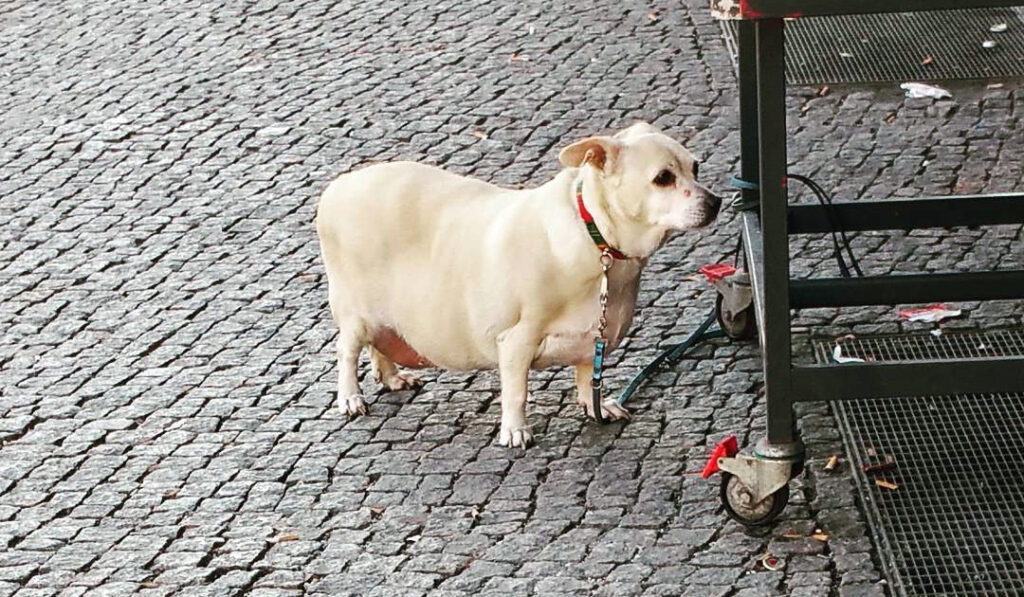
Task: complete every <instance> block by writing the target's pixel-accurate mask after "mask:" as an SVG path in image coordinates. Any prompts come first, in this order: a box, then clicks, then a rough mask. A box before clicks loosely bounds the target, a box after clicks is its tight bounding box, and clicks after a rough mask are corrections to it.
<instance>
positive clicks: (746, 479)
mask: <svg viewBox="0 0 1024 597" xmlns="http://www.w3.org/2000/svg"><path fill="white" fill-rule="evenodd" d="M718 468H719V469H721V470H723V471H725V472H727V473H731V474H733V475H735V476H736V478H737V479H739V481H740V483H742V485H743V490H742V491H741V493H740V499H741V500H744V501H746V500H749V502H748V503H747V504H744V505H746V506H748V507H753V506H754V505H755V504H758V503H760V502H763V501H764V500H766V499H767V498H768V497H770V496H771V495H772V494H773V493H775V492H776V491H778V490H780V489H782V487H783V486H785V485H786V484H787V483H789V479H790V474H791V473H792V472H793V463H792V462H790V461H788V460H766V459H764V458H757V457H755V456H734V457H723V458H719V459H718Z"/></svg>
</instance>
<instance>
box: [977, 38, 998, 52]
mask: <svg viewBox="0 0 1024 597" xmlns="http://www.w3.org/2000/svg"><path fill="white" fill-rule="evenodd" d="M981 47H983V48H985V49H986V50H991V49H992V48H994V47H996V42H994V41H992V40H991V39H986V40H985V41H983V42H981Z"/></svg>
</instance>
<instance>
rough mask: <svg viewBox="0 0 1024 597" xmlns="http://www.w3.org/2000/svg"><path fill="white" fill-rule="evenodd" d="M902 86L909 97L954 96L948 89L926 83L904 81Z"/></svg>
mask: <svg viewBox="0 0 1024 597" xmlns="http://www.w3.org/2000/svg"><path fill="white" fill-rule="evenodd" d="M900 88H901V89H903V90H904V91H906V92H907V97H910V98H919V97H934V98H935V99H942V98H944V97H953V94H952V93H950V92H948V91H946V90H945V89H943V88H941V87H936V86H934V85H925V84H924V83H903V84H902V85H900Z"/></svg>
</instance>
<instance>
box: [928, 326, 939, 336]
mask: <svg viewBox="0 0 1024 597" xmlns="http://www.w3.org/2000/svg"><path fill="white" fill-rule="evenodd" d="M928 333H929V334H931V335H933V336H935V337H936V338H938V337H939V336H941V335H942V330H940V329H938V328H935V329H934V330H932V331H930V332H928Z"/></svg>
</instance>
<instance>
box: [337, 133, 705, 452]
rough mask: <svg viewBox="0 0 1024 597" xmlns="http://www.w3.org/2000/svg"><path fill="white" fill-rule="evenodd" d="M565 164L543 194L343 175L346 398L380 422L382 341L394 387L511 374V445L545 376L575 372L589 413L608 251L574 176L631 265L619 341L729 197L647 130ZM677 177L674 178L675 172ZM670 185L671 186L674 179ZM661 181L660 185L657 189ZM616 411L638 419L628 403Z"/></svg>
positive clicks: (341, 390)
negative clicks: (663, 270) (592, 226)
mask: <svg viewBox="0 0 1024 597" xmlns="http://www.w3.org/2000/svg"><path fill="white" fill-rule="evenodd" d="M559 159H560V161H561V162H562V164H563V166H565V168H564V169H563V170H562V171H561V172H560V173H559V174H558V175H557V176H555V178H554V179H552V180H551V181H549V182H548V183H546V184H544V185H542V186H540V187H537V188H534V189H528V190H521V191H517V190H510V189H504V188H500V187H497V186H494V185H492V184H489V183H486V182H482V181H479V180H474V179H470V178H466V177H462V176H457V175H455V174H450V173H448V172H445V171H443V170H440V169H438V168H434V167H431V166H425V165H421V164H416V163H410V162H397V163H390V164H382V165H376V166H370V167H367V168H363V169H360V170H356V171H353V172H350V173H347V174H344V175H342V176H340V177H338V178H337V179H336V180H335V181H334V182H333V183H331V185H330V186H329V187H328V188H327V190H326V191H325V192H324V193H323V196H322V197H321V200H320V205H319V209H318V213H317V232H318V234H319V237H320V248H321V252H322V255H323V260H324V265H325V267H326V270H327V280H328V292H329V298H330V306H331V312H332V314H333V316H334V319H335V321H336V322H337V324H338V343H337V352H338V367H339V379H338V400H339V405H340V407H341V408H342V409H343V410H344V411H345V412H347V413H349V414H350V415H356V414H360V413H364V412H365V411H366V406H365V403H364V401H363V397H362V396H361V395H360V388H359V384H358V381H357V376H356V363H357V360H358V357H359V353H360V351H361V350H362V348H363V347H366V346H369V347H370V357H371V363H372V366H373V368H374V371H375V374H376V376H377V379H378V381H380V382H381V383H383V384H384V385H386V386H387V387H388V388H390V389H399V388H404V387H409V386H411V385H413V384H415V383H416V381H415V378H413V377H412V376H410V375H409V374H407V373H401V372H399V371H398V368H397V366H396V364H395V362H396V361H398V362H399V363H400V364H403V365H406V366H424V365H428V364H433V365H437V366H440V367H444V368H449V369H476V368H493V367H495V366H496V367H497V368H498V371H499V374H500V376H501V430H500V432H499V441H500V443H501V444H503V445H506V446H524V447H525V446H526V445H528V444H529V443H530V441H531V439H532V433H531V430H530V427H529V426H528V425H527V423H526V398H527V376H528V374H529V370H530V369H531V368H542V367H548V366H554V365H574V366H575V367H576V383H577V389H578V399H579V401H580V404H581V405H582V406H584V408H586V409H587V411H588V413H589V414H590V415H591V416H593V413H592V412H590V411H591V410H592V409H591V408H589V403H590V400H589V396H590V393H591V386H590V377H591V373H592V365H591V363H590V360H591V358H592V356H593V346H594V338H595V336H596V333H597V322H598V317H599V313H600V307H599V304H598V293H599V289H600V282H601V265H600V250H599V249H598V248H597V247H596V246H595V244H594V241H593V240H592V239H591V237H590V236H589V235H588V233H587V230H586V228H585V226H584V223H583V221H582V219H581V216H580V213H579V210H578V209H577V205H576V201H575V195H574V192H573V188H572V187H573V181H574V179H576V177H577V176H581V177H582V179H583V196H584V204H585V205H586V207H587V210H588V211H590V213H591V214H593V217H594V220H595V222H596V224H597V226H598V228H599V229H600V230H601V232H602V233H603V235H604V236H605V238H606V239H607V240H608V242H609V243H610V244H611V245H612V246H614V247H615V248H617V249H619V250H620V251H622V252H623V253H625V254H626V255H627V256H629V259H627V260H620V261H616V262H615V263H614V264H613V266H612V268H611V271H610V296H609V306H608V329H607V332H606V334H607V336H608V338H609V340H610V342H609V348H614V347H615V346H616V345H617V344H618V343H619V341H620V340H621V339H622V337H623V336H624V335H625V334H626V332H627V331H628V329H629V326H630V324H631V322H632V319H633V309H634V306H635V301H636V295H637V288H638V285H639V279H640V271H641V269H642V267H643V265H644V264H645V263H646V260H647V258H648V256H650V255H651V253H653V252H654V251H655V250H656V249H657V248H658V247H659V246H660V245H661V244H662V243H663V242H664V240H665V238H666V236H667V235H668V234H669V233H670V232H671V231H674V230H687V229H692V228H697V227H700V226H704V225H706V224H708V223H709V222H711V221H712V220H713V219H714V217H715V215H716V214H717V212H718V207H719V204H720V200H719V199H718V198H717V197H715V196H714V195H712V194H711V193H710V192H709V191H708V190H707V189H706V188H705V187H703V186H701V185H700V184H699V183H697V182H696V180H695V177H694V176H693V169H694V166H693V157H692V155H691V154H690V153H689V152H687V151H686V150H685V149H684V148H683V147H682V146H681V145H680V144H678V143H677V142H675V141H673V140H672V139H670V138H668V137H666V136H664V135H662V134H661V133H660V132H658V131H657V130H656V129H654V128H653V127H651V126H650V125H648V124H646V123H640V124H637V125H634V126H632V127H630V128H628V129H626V130H625V131H623V132H621V133H619V134H618V135H616V136H615V137H591V138H588V139H584V140H582V141H579V142H577V143H574V144H572V145H570V146H569V147H566V148H565V149H564V150H562V152H561V154H560V155H559ZM663 170H668V171H669V172H671V173H672V175H673V178H674V181H673V183H672V184H671V185H665V184H660V183H664V181H665V180H666V179H667V177H666V175H665V174H663V173H662V171H663ZM659 176H660V177H661V178H659ZM656 179H657V180H658V181H659V184H656V183H655V182H654V181H655V180H656ZM602 412H603V414H604V415H605V416H608V417H611V418H624V417H625V418H628V416H629V414H628V412H627V411H625V410H624V409H622V408H621V407H619V406H618V405H616V404H615V403H614V402H612V401H607V402H606V403H605V404H604V406H603V407H602Z"/></svg>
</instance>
